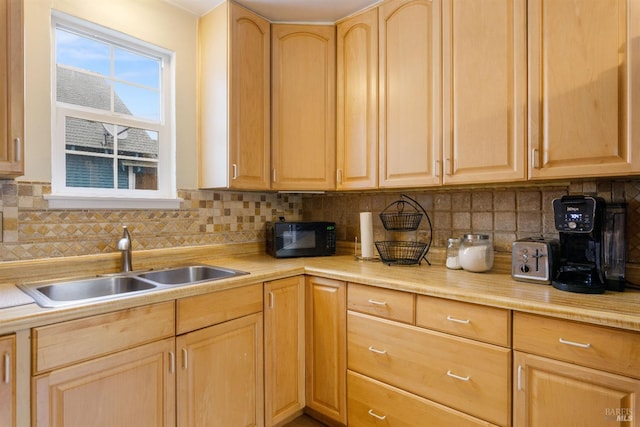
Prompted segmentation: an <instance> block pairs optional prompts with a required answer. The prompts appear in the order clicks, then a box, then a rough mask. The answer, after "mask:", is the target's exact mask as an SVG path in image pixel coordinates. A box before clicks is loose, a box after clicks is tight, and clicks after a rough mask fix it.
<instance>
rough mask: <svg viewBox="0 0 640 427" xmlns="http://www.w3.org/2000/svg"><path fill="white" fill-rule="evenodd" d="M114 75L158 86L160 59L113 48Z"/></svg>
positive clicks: (151, 86) (130, 81) (153, 86)
mask: <svg viewBox="0 0 640 427" xmlns="http://www.w3.org/2000/svg"><path fill="white" fill-rule="evenodd" d="M113 55H114V70H115V71H114V72H115V74H114V76H115V78H116V79H118V80H124V81H127V82H129V83H137V84H140V85H144V86H148V87H150V88H153V89H159V88H160V61H159V60H157V59H152V58H148V57H146V56H142V55H138V54H136V53H132V52H129V51H127V50H124V49H119V48H114V50H113Z"/></svg>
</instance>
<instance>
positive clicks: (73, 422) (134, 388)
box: [33, 338, 175, 427]
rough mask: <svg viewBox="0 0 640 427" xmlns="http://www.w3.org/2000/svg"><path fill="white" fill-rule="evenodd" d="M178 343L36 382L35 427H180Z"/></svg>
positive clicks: (160, 343) (106, 359) (148, 346)
mask: <svg viewBox="0 0 640 427" xmlns="http://www.w3.org/2000/svg"><path fill="white" fill-rule="evenodd" d="M174 345H175V339H174V338H169V339H166V340H163V341H157V342H153V343H151V344H146V345H143V346H140V347H136V348H133V349H131V350H126V351H122V352H120V353H115V354H113V355H109V356H104V357H100V358H97V359H93V360H90V361H88V362H83V363H79V364H77V365H71V366H69V367H66V368H62V369H58V370H54V371H52V372H50V373H47V374H44V375H41V376H38V377H35V378H34V381H33V385H34V393H35V395H34V403H35V405H36V408H35V411H34V414H35V420H34V425H35V426H42V427H44V426H47V427H63V426H64V427H87V426H92V427H113V426H136V427H144V426H148V427H158V426H166V427H168V426H173V425H175V371H174V367H175V363H173V362H174V361H175V358H174V357H173V355H174Z"/></svg>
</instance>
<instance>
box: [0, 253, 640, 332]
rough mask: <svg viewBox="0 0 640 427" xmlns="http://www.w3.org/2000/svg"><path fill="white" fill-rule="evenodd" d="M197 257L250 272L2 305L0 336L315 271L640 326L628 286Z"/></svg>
mask: <svg viewBox="0 0 640 427" xmlns="http://www.w3.org/2000/svg"><path fill="white" fill-rule="evenodd" d="M200 261H201V263H205V264H211V265H217V266H223V267H228V268H235V269H239V270H244V271H248V272H249V273H250V274H249V275H245V276H239V277H235V278H231V279H223V280H219V281H215V282H208V283H203V284H196V285H190V286H183V287H176V288H172V289H165V290H160V291H156V292H152V293H147V294H143V295H138V296H131V297H124V298H119V299H117V300H113V301H106V302H99V303H95V304H87V305H82V306H75V307H64V308H41V307H39V306H38V305H36V304H35V303H31V304H25V305H20V306H16V307H10V308H4V309H0V334H5V333H10V332H14V331H19V330H24V329H28V328H31V327H34V326H38V325H44V324H49V323H54V322H60V321H64V320H69V319H73V318H79V317H84V316H89V315H94V314H100V313H105V312H109V311H115V310H120V309H125V308H130V307H135V306H139V305H145V304H152V303H156V302H163V301H168V300H173V299H177V298H183V297H187V296H192V295H198V294H202V293H207V292H214V291H218V290H223V289H229V288H233V287H238V286H245V285H248V284H252V283H258V282H264V281H269V280H275V279H279V278H283V277H288V276H292V275H297V274H311V275H317V276H323V277H328V278H333V279H338V280H344V281H351V282H357V283H363V284H368V285H372V286H381V287H386V288H391V289H398V290H403V291H409V292H415V293H417V294H424V295H431V296H437V297H442V298H448V299H453V300H459V301H466V302H473V303H479V304H483V305H488V306H493V307H501V308H507V309H512V310H518V311H524V312H529V313H536V314H542V315H549V316H555V317H560V318H564V319H572V320H578V321H584V322H589V323H594V324H599V325H605V326H613V327H618V328H623V329H629V330H634V331H640V292H639V291H637V290H631V289H629V290H626V291H624V292H606V293H605V294H599V295H585V294H574V293H570V292H563V291H559V290H556V289H554V288H553V287H551V286H550V285H542V284H529V283H523V282H518V281H514V280H512V279H511V276H510V275H509V274H505V273H503V272H488V273H470V272H467V271H462V270H448V269H446V268H445V267H444V266H442V265H432V266H429V265H426V264H425V263H423V264H422V265H414V266H387V265H385V264H382V263H380V262H368V261H357V260H355V259H354V257H353V256H332V257H321V258H299V259H278V260H276V259H274V258H271V257H269V256H267V255H263V254H258V255H249V256H241V255H234V256H228V257H219V256H216V257H214V258H209V259H207V258H206V257H205V258H202V259H201V260H200ZM15 290H16V288H15V286H14V284H13V283H7V282H6V281H5V283H4V284H3V285H1V286H0V300H2V299H3V297H7V298H9V297H10V295H11V294H12V293H14V292H15Z"/></svg>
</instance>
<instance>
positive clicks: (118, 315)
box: [33, 301, 175, 374]
mask: <svg viewBox="0 0 640 427" xmlns="http://www.w3.org/2000/svg"><path fill="white" fill-rule="evenodd" d="M174 335H175V315H174V305H173V301H171V302H163V303H159V304H153V305H147V306H143V307H136V308H132V309H128V310H122V311H116V312H114V313H107V314H100V315H97V316H91V317H85V318H82V319H77V320H70V321H68V322H62V323H57V324H54V325H48V326H41V327H38V328H34V329H33V348H34V351H33V357H34V360H33V371H34V373H36V374H37V373H41V372H45V371H48V370H51V369H54V368H58V367H61V366H66V365H70V364H72V363H76V362H80V361H83V360H88V359H92V358H94V357H97V356H102V355H105V354H109V353H114V352H116V351H120V350H124V349H127V348H130V347H134V346H137V345H140V344H145V343H148V342H151V341H156V340H158V339H161V338H168V337H172V336H174Z"/></svg>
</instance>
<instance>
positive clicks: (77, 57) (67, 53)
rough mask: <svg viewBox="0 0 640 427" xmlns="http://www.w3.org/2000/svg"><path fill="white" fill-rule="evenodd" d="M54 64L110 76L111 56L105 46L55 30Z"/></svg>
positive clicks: (58, 29)
mask: <svg viewBox="0 0 640 427" xmlns="http://www.w3.org/2000/svg"><path fill="white" fill-rule="evenodd" d="M56 63H58V64H64V65H68V66H71V67H75V68H79V69H82V70H87V71H93V72H95V73H98V74H102V75H105V76H109V75H111V54H110V48H109V46H108V45H107V44H105V43H101V42H98V41H95V40H93V39H90V38H87V37H82V36H79V35H77V34H74V33H71V32H68V31H65V30H63V29H60V28H56Z"/></svg>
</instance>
